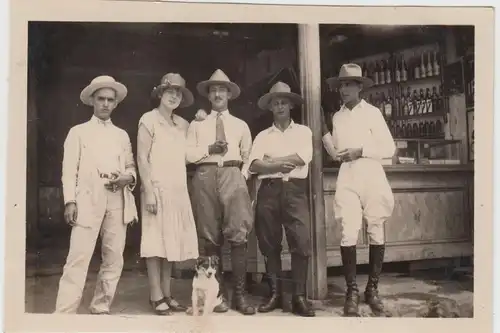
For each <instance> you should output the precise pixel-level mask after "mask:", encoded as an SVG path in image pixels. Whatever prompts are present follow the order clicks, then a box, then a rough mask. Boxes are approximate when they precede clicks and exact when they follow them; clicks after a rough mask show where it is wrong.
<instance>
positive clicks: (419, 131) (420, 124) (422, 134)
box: [418, 121, 425, 138]
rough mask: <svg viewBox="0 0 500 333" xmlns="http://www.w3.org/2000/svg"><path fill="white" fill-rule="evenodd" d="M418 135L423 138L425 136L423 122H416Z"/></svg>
mask: <svg viewBox="0 0 500 333" xmlns="http://www.w3.org/2000/svg"><path fill="white" fill-rule="evenodd" d="M418 135H419V136H420V137H421V138H423V137H424V136H425V129H424V122H423V121H419V122H418Z"/></svg>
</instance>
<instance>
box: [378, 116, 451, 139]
mask: <svg viewBox="0 0 500 333" xmlns="http://www.w3.org/2000/svg"><path fill="white" fill-rule="evenodd" d="M388 125H389V130H390V131H391V134H392V136H393V137H394V138H406V139H409V138H437V137H442V136H443V134H444V132H443V130H444V129H443V123H442V121H441V120H439V119H438V120H436V121H434V120H431V121H427V120H426V121H423V120H419V121H415V120H396V121H390V122H389V123H388Z"/></svg>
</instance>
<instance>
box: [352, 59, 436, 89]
mask: <svg viewBox="0 0 500 333" xmlns="http://www.w3.org/2000/svg"><path fill="white" fill-rule="evenodd" d="M431 54H433V55H434V56H433V59H431ZM439 63H440V62H439V57H438V53H437V52H424V53H422V54H421V55H420V57H416V58H414V59H412V60H411V61H410V67H411V70H408V64H407V60H405V58H404V56H396V58H395V64H394V70H393V68H392V66H391V65H390V63H389V60H388V59H385V60H379V61H375V62H374V63H368V64H362V65H361V68H362V70H363V76H365V77H369V78H371V79H372V80H373V82H374V85H376V86H377V85H382V84H389V83H392V82H393V81H395V82H406V81H408V80H412V79H413V80H418V79H421V78H426V77H433V76H438V75H439V74H440V64H439ZM393 73H394V75H393Z"/></svg>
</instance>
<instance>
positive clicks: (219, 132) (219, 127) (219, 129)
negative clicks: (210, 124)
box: [215, 112, 226, 142]
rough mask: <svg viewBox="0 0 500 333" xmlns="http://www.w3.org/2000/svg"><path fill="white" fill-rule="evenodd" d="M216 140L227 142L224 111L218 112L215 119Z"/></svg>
mask: <svg viewBox="0 0 500 333" xmlns="http://www.w3.org/2000/svg"><path fill="white" fill-rule="evenodd" d="M215 140H216V141H222V142H226V133H225V132H224V123H223V122H222V113H220V112H219V113H217V118H216V120H215Z"/></svg>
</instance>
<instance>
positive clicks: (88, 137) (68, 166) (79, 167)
mask: <svg viewBox="0 0 500 333" xmlns="http://www.w3.org/2000/svg"><path fill="white" fill-rule="evenodd" d="M96 124H97V119H96V118H95V117H92V119H90V120H89V121H87V122H85V123H82V124H79V125H76V126H74V127H72V128H71V129H70V130H69V132H68V135H67V137H66V140H65V142H64V157H63V163H62V185H63V196H64V203H65V204H67V203H69V202H76V204H77V207H78V218H77V224H78V225H81V226H92V225H95V224H97V223H100V222H102V219H103V218H104V214H105V212H106V191H107V190H106V188H105V187H104V181H103V179H102V178H101V177H100V176H99V171H98V167H97V165H98V164H97V161H96V158H95V156H94V154H93V153H92V150H91V149H90V147H91V146H92V144H96V143H97V144H98V143H99V140H100V138H98V137H96V131H95V128H96V127H95V126H96ZM109 126H110V130H112V131H114V132H112V134H113V137H116V138H118V144H117V145H116V147H117V149H119V150H120V151H119V169H120V171H121V172H122V173H128V174H130V175H132V176H133V177H134V182H133V183H132V184H130V185H129V186H126V187H125V188H124V189H123V191H124V223H130V222H134V220H137V208H136V205H135V199H134V197H133V195H132V191H133V189H134V188H135V186H136V183H137V173H136V167H135V162H134V157H133V153H132V146H131V143H130V138H129V136H128V134H127V132H125V131H124V130H123V129H121V128H118V127H116V126H115V125H113V124H110V125H109ZM102 139H103V140H105V139H106V138H102Z"/></svg>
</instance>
